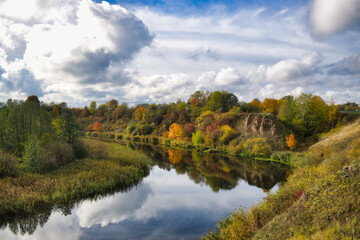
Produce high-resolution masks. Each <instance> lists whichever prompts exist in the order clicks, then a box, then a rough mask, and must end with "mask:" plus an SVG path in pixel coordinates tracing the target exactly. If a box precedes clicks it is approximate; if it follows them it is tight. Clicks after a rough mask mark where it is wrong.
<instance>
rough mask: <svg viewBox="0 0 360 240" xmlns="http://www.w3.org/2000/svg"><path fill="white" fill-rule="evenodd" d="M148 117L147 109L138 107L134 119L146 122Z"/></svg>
mask: <svg viewBox="0 0 360 240" xmlns="http://www.w3.org/2000/svg"><path fill="white" fill-rule="evenodd" d="M145 115H146V108H145V107H138V108H136V110H135V112H134V118H135V120H137V121H145Z"/></svg>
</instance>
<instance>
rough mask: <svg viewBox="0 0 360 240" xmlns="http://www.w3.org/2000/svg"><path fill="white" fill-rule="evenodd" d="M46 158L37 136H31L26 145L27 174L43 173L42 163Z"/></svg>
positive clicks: (25, 166)
mask: <svg viewBox="0 0 360 240" xmlns="http://www.w3.org/2000/svg"><path fill="white" fill-rule="evenodd" d="M45 156H46V151H45V149H44V148H42V147H41V146H40V144H39V141H38V139H37V137H36V136H35V135H31V136H30V137H29V139H28V140H27V141H26V143H25V153H24V157H23V163H22V164H23V168H24V170H25V171H27V172H31V173H38V172H41V169H42V163H43V161H44V158H45Z"/></svg>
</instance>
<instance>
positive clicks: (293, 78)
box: [0, 0, 359, 106]
mask: <svg viewBox="0 0 360 240" xmlns="http://www.w3.org/2000/svg"><path fill="white" fill-rule="evenodd" d="M345 1H346V2H349V1H350V0H345ZM315 3H321V1H315V2H314V5H312V7H313V8H312V9H313V11H312V12H311V16H312V15H314V14H315V12H316V11H322V13H325V12H327V8H321V9H320V8H315ZM330 3H331V4H335V5H336V4H340V3H333V1H332V0H331V1H330ZM16 4H19V0H2V1H1V0H0V85H1V89H0V94H1V99H0V100H2V101H4V100H6V99H7V98H22V99H24V98H26V96H27V95H28V94H38V95H40V97H41V100H43V101H55V102H60V101H67V102H68V103H69V104H70V105H75V106H83V105H85V104H89V102H90V101H92V100H95V101H97V102H99V103H101V102H106V101H108V100H109V99H112V98H116V99H118V100H119V101H126V102H130V103H139V102H144V101H146V102H157V103H162V102H170V101H176V99H178V98H181V99H183V100H186V99H187V98H188V97H189V95H190V94H191V93H193V92H194V91H196V90H210V91H214V90H226V91H230V92H232V93H234V94H236V95H237V96H238V98H239V99H242V100H245V101H248V100H251V99H253V98H255V97H261V96H258V95H259V92H260V91H259V89H262V93H264V94H265V93H266V91H268V94H269V95H268V96H265V97H274V96H278V95H285V94H289V93H291V92H292V91H295V90H296V89H298V88H299V87H300V88H302V89H303V90H304V91H316V88H321V89H324V91H325V90H329V91H333V90H335V89H336V88H339V89H343V90H345V89H344V88H345V87H348V88H349V87H351V86H354V85H355V84H356V81H355V80H354V79H351V78H350V75H349V76H347V75H345V74H344V73H340V70H339V69H340V65H341V64H340V59H344V56H349V55H351V54H353V53H354V52H355V51H358V49H357V48H358V47H357V46H358V43H359V40H358V39H359V37H358V36H359V34H357V33H356V32H350V31H348V32H346V33H344V34H342V35H337V36H334V37H332V38H331V40H327V39H325V38H324V39H322V40H323V41H321V42H318V41H316V39H314V38H312V36H311V34H310V32H309V29H308V28H307V25H306V22H307V17H308V12H307V8H306V7H305V6H304V7H300V8H297V9H294V8H290V7H289V8H286V9H282V10H279V9H278V10H276V12H274V11H272V9H264V8H258V9H254V8H252V9H246V8H243V9H238V10H237V11H232V12H227V11H226V10H224V9H222V8H219V7H218V6H216V5H214V6H213V7H212V8H211V10H212V11H208V12H206V11H204V12H202V14H201V15H186V16H177V15H172V14H168V13H166V12H158V11H157V10H156V9H155V8H153V9H149V8H144V7H134V8H133V11H134V13H130V12H129V11H128V10H126V9H124V8H122V7H121V6H119V5H114V4H109V3H107V2H102V3H100V4H96V3H94V2H92V1H90V0H77V1H70V0H49V1H45V0H28V1H27V2H26V4H28V5H29V6H28V7H27V8H26V9H23V8H21V9H20V8H15V7H14V6H15V5H16ZM322 4H323V3H322ZM351 4H353V6H355V5H356V4H355V3H353V2H351ZM355 7H356V6H355ZM355 7H354V8H355ZM319 9H320V10H319ZM341 9H342V8H340V7H339V11H340V10H341ZM315 10H316V11H315ZM23 11H24V12H23ZM341 11H345V10H341ZM314 16H315V15H314ZM139 19H140V20H139ZM311 24H312V26H315V22H314V23H313V22H311ZM329 25H332V21H330V24H329ZM341 26H342V25H341ZM344 26H345V25H344ZM346 26H350V25H346ZM351 26H355V25H354V24H352V25H351ZM349 28H350V27H349ZM148 29H149V30H148ZM150 32H152V33H154V34H150ZM153 38H154V39H153ZM152 40H153V41H152ZM354 49H355V50H354ZM311 52H313V54H309V53H311ZM319 52H321V53H322V54H323V56H321V55H320V54H318V53H319ZM354 56H355V55H354ZM354 59H356V56H355V57H354V58H353V59H344V60H343V61H344V62H343V63H342V65H344V66H345V65H346V66H345V67H347V68H348V69H350V72H357V70H356V69H357V68H356V66H357V65H356V64H357V63H356V61H355V60H354ZM350 60H351V61H350ZM353 60H354V61H353ZM334 62H335V63H337V64H334ZM345 62H346V64H345ZM350 62H352V64H350ZM335 65H337V68H336V69H337V76H340V75H341V76H342V78H341V81H339V80H338V79H336V78H334V77H329V76H327V75H328V74H330V73H331V74H332V72H331V71H332V70H333V71H335ZM324 66H330V68H329V67H328V68H325V69H324ZM350 66H352V67H350ZM349 67H350V68H349ZM343 68H344V67H343ZM326 70H327V71H326ZM329 70H330V71H329ZM356 74H357V73H356ZM356 74H353V75H356ZM21 76H26V78H24V79H23V77H21ZM345 83H346V84H345ZM269 84H271V85H269ZM268 85H269V86H271V88H270V87H269V86H268ZM266 86H268V87H266ZM272 89H276V91H273V90H272ZM271 94H273V95H271Z"/></svg>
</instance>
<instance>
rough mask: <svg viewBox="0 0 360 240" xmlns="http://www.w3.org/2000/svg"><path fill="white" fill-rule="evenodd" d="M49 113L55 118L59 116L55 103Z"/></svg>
mask: <svg viewBox="0 0 360 240" xmlns="http://www.w3.org/2000/svg"><path fill="white" fill-rule="evenodd" d="M51 113H52V115H53V116H54V117H55V118H57V117H58V116H60V111H59V108H58V107H57V106H56V105H54V106H53V108H52V111H51Z"/></svg>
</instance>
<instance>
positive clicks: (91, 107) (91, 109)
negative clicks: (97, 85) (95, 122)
mask: <svg viewBox="0 0 360 240" xmlns="http://www.w3.org/2000/svg"><path fill="white" fill-rule="evenodd" d="M89 111H90V114H91V115H94V114H95V111H96V102H95V101H92V102H91V103H90V106H89Z"/></svg>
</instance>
